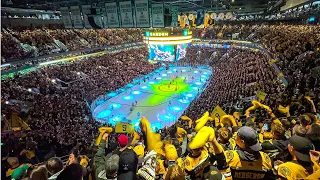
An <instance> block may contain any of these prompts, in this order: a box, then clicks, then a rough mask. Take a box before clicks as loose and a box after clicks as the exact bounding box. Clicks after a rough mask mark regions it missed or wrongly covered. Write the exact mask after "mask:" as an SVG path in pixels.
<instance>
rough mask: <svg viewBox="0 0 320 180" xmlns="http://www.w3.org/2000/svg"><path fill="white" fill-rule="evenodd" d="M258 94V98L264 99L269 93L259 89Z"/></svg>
mask: <svg viewBox="0 0 320 180" xmlns="http://www.w3.org/2000/svg"><path fill="white" fill-rule="evenodd" d="M256 96H257V98H258V100H262V101H264V100H265V99H266V96H267V93H265V92H262V91H257V93H256Z"/></svg>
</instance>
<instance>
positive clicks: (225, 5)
mask: <svg viewBox="0 0 320 180" xmlns="http://www.w3.org/2000/svg"><path fill="white" fill-rule="evenodd" d="M1 1H2V5H6V4H8V3H7V2H12V3H9V4H10V6H11V7H17V8H32V9H43V10H59V7H61V6H74V5H83V4H93V5H95V4H97V5H103V4H104V3H106V2H114V1H115V0H1ZM278 1H281V0H269V1H268V0H150V2H151V3H152V2H164V3H165V4H167V5H170V6H177V7H178V8H179V12H188V11H194V10H197V9H206V10H207V11H209V12H234V13H236V14H243V13H257V12H266V10H267V9H268V8H270V7H272V6H274V4H276V3H277V2H278Z"/></svg>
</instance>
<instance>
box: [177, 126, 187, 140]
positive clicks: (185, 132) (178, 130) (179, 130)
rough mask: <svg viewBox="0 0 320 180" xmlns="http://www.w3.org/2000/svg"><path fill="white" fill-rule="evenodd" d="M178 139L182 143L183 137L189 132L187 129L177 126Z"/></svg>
mask: <svg viewBox="0 0 320 180" xmlns="http://www.w3.org/2000/svg"><path fill="white" fill-rule="evenodd" d="M177 134H178V136H179V137H178V141H179V142H180V143H181V142H182V141H183V137H184V136H185V135H186V134H188V133H187V131H186V130H184V129H183V128H181V127H177Z"/></svg>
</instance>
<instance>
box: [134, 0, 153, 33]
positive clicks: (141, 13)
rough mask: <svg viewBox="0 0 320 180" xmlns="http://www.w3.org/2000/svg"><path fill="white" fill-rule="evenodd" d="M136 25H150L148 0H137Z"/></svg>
mask: <svg viewBox="0 0 320 180" xmlns="http://www.w3.org/2000/svg"><path fill="white" fill-rule="evenodd" d="M135 9H136V26H137V27H150V22H149V19H150V18H149V4H148V0H135Z"/></svg>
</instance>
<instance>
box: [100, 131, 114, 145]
mask: <svg viewBox="0 0 320 180" xmlns="http://www.w3.org/2000/svg"><path fill="white" fill-rule="evenodd" d="M99 132H100V134H99V136H98V138H97V139H96V146H99V144H100V142H101V139H102V136H103V135H104V133H111V132H112V127H100V128H99Z"/></svg>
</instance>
